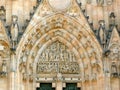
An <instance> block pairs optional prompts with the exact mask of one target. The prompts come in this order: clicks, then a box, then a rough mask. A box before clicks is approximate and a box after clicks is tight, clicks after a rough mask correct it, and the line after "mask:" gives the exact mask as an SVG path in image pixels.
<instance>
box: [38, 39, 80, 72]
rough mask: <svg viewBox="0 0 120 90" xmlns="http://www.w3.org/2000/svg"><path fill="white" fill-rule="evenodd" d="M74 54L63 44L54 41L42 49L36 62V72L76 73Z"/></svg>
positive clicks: (77, 69) (76, 65)
mask: <svg viewBox="0 0 120 90" xmlns="http://www.w3.org/2000/svg"><path fill="white" fill-rule="evenodd" d="M79 71H80V70H79V65H78V63H77V62H76V57H75V55H74V54H73V53H72V52H71V51H69V50H68V47H66V46H65V45H64V44H62V43H60V42H58V41H56V42H55V43H53V44H51V45H50V46H49V47H47V48H46V50H44V51H43V52H42V53H41V55H40V58H39V62H38V63H37V73H38V74H41V73H45V74H48V73H62V74H78V73H79Z"/></svg>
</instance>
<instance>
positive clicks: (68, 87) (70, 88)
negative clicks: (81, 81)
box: [63, 83, 81, 90]
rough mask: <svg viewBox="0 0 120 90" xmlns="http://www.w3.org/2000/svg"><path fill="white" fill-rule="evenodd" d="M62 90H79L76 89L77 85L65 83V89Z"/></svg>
mask: <svg viewBox="0 0 120 90" xmlns="http://www.w3.org/2000/svg"><path fill="white" fill-rule="evenodd" d="M63 90H81V89H80V88H78V87H77V83H66V87H65V88H63Z"/></svg>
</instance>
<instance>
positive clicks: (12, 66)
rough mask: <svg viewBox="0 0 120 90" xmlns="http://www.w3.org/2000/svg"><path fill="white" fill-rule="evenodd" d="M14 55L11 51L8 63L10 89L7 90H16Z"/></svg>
mask: <svg viewBox="0 0 120 90" xmlns="http://www.w3.org/2000/svg"><path fill="white" fill-rule="evenodd" d="M15 69H16V67H15V53H14V51H11V63H10V74H9V75H10V88H9V90H16V85H15V81H16V80H15V78H16V77H15V71H16V70H15Z"/></svg>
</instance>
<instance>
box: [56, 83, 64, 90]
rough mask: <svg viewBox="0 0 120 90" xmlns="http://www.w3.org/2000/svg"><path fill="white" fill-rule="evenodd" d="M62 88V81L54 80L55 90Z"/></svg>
mask: <svg viewBox="0 0 120 90" xmlns="http://www.w3.org/2000/svg"><path fill="white" fill-rule="evenodd" d="M62 89H63V85H62V81H57V82H56V90H62Z"/></svg>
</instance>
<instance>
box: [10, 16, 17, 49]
mask: <svg viewBox="0 0 120 90" xmlns="http://www.w3.org/2000/svg"><path fill="white" fill-rule="evenodd" d="M17 21H18V17H17V16H15V15H13V16H12V25H11V32H10V33H11V39H12V48H13V49H15V46H16V44H17V40H18V30H19V27H18V23H17Z"/></svg>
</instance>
